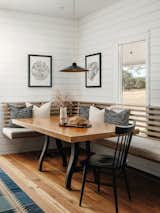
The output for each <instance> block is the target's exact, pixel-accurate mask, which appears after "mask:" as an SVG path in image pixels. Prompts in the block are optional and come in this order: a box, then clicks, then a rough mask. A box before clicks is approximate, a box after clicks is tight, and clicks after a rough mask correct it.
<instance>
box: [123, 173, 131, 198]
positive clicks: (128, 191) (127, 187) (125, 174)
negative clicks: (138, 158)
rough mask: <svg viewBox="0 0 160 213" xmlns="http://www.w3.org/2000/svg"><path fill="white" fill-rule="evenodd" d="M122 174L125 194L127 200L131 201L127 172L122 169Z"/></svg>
mask: <svg viewBox="0 0 160 213" xmlns="http://www.w3.org/2000/svg"><path fill="white" fill-rule="evenodd" d="M123 174H124V181H125V185H126V190H127V193H128V199H129V200H130V201H131V193H130V189H129V184H128V178H127V172H126V170H125V169H123Z"/></svg>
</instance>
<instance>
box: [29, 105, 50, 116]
mask: <svg viewBox="0 0 160 213" xmlns="http://www.w3.org/2000/svg"><path fill="white" fill-rule="evenodd" d="M26 106H33V118H49V117H50V111H51V102H48V103H45V104H42V105H41V106H40V107H38V106H36V105H33V104H31V103H26Z"/></svg>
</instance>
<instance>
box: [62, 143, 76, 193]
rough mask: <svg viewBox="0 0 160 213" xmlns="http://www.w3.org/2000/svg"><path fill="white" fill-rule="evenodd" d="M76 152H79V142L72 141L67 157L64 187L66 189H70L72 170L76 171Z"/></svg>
mask: <svg viewBox="0 0 160 213" xmlns="http://www.w3.org/2000/svg"><path fill="white" fill-rule="evenodd" d="M78 153H79V144H78V143H72V144H71V156H70V159H69V164H68V168H67V174H66V181H65V187H66V189H68V190H71V181H72V176H73V173H74V171H76V164H77V161H78Z"/></svg>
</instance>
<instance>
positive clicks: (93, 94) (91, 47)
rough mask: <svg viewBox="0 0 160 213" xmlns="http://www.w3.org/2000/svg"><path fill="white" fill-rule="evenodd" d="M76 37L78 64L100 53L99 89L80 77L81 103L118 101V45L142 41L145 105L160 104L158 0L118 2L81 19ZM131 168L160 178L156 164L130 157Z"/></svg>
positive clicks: (104, 149) (104, 150)
mask: <svg viewBox="0 0 160 213" xmlns="http://www.w3.org/2000/svg"><path fill="white" fill-rule="evenodd" d="M78 35H79V38H78V42H79V43H78V45H79V55H78V59H79V64H81V65H82V66H84V64H85V63H84V61H85V55H88V54H93V53H96V52H101V53H102V88H95V89H94V88H85V78H84V76H85V75H84V74H81V82H78V84H77V90H78V88H79V92H78V93H77V95H78V97H79V99H80V100H83V101H93V102H94V101H96V102H98V101H99V102H111V103H117V102H119V92H118V89H119V85H118V45H119V44H122V43H127V42H132V41H138V40H144V39H145V40H146V42H147V45H146V47H147V48H146V50H147V51H146V56H147V57H148V62H147V63H148V65H149V73H148V91H149V93H148V104H151V105H155V106H159V105H160V1H159V0H139V1H133V0H121V1H119V2H118V3H116V4H114V5H113V6H110V7H108V8H104V9H102V10H101V11H98V12H96V13H94V14H91V15H88V16H87V17H85V18H83V19H81V20H80V21H79V33H78ZM74 84H75V83H74ZM138 139H139V140H140V138H137V140H138ZM145 140H149V139H145ZM145 140H144V143H145ZM157 143H159V141H157ZM92 149H93V150H94V151H95V152H96V153H98V152H100V153H102V152H104V153H109V152H110V150H108V149H107V148H105V147H103V146H100V145H94V144H93V147H92ZM130 165H132V166H133V167H135V168H138V169H141V170H144V171H146V172H149V173H151V174H154V175H157V176H159V177H160V172H159V171H160V170H159V164H158V163H153V162H150V161H147V160H145V159H141V158H137V157H134V156H130Z"/></svg>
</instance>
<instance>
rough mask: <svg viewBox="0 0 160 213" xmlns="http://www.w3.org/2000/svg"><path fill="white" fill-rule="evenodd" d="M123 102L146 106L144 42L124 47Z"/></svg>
mask: <svg viewBox="0 0 160 213" xmlns="http://www.w3.org/2000/svg"><path fill="white" fill-rule="evenodd" d="M122 53H123V65H122V88H123V91H122V99H123V100H122V101H123V103H124V104H131V105H145V103H146V64H145V45H144V41H141V42H135V43H131V44H126V45H124V46H123V51H122Z"/></svg>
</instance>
